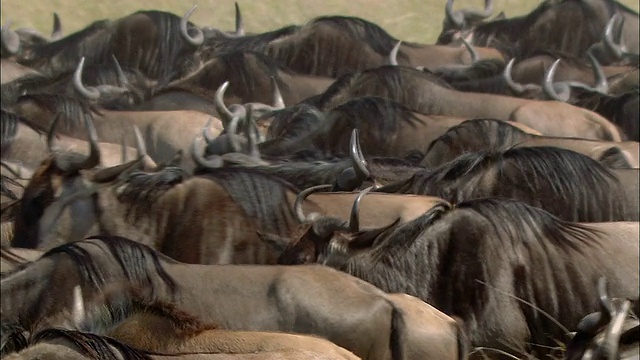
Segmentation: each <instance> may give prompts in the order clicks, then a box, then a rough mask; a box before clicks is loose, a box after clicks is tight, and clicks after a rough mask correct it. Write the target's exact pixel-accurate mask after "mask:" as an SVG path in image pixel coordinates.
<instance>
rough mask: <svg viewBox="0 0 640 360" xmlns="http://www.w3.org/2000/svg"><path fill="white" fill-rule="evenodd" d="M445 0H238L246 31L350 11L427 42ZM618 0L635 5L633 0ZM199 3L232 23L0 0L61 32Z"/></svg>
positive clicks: (526, 4) (73, 2)
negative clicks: (57, 21) (55, 17)
mask: <svg viewBox="0 0 640 360" xmlns="http://www.w3.org/2000/svg"><path fill="white" fill-rule="evenodd" d="M445 2H446V1H445V0H426V1H425V0H262V1H257V0H252V1H248V0H239V3H240V6H241V9H242V12H243V15H244V19H245V27H246V29H247V31H251V32H262V31H267V30H272V29H276V28H279V27H282V26H285V25H290V24H302V23H304V22H306V21H307V20H310V19H312V18H314V17H316V16H320V15H336V14H341V15H350V16H358V17H361V18H364V19H367V20H370V21H373V22H375V23H377V24H379V25H380V26H382V27H383V28H385V29H386V30H387V31H388V32H389V33H391V34H392V35H393V36H395V37H397V38H400V39H402V40H406V41H415V42H421V43H433V42H434V41H435V39H436V37H437V35H438V33H439V32H440V30H441V27H442V19H443V17H444V4H445ZM621 2H622V3H624V4H625V5H627V6H629V7H631V8H632V9H634V10H636V11H638V2H637V0H622V1H621ZM194 3H197V4H198V5H199V8H198V10H196V12H195V14H194V16H193V21H194V22H195V23H196V24H198V25H201V26H203V25H209V26H214V27H217V28H220V29H232V27H233V24H234V19H233V14H234V10H233V3H234V0H191V1H180V0H138V1H135V0H100V1H96V0H84V1H78V0H1V1H0V4H1V10H2V14H1V15H2V16H1V18H2V24H4V23H5V22H6V21H7V20H13V24H14V25H13V27H14V28H17V27H34V28H36V29H38V30H39V31H42V32H43V33H45V34H46V33H49V32H50V31H51V25H52V12H53V11H56V12H57V13H58V14H59V15H60V18H61V19H62V25H63V28H64V32H65V34H68V33H71V32H73V31H76V30H79V29H81V28H83V27H85V26H86V25H88V24H89V23H90V22H92V21H94V20H98V19H105V18H109V19H116V18H118V17H122V16H125V15H128V14H130V13H133V12H135V11H137V10H143V9H144V10H148V9H156V10H164V11H170V12H173V13H175V14H179V15H182V14H183V13H184V12H185V11H186V10H188V9H189V8H190V7H191V5H192V4H194ZM539 3H540V1H537V0H495V9H496V13H498V12H499V11H505V13H506V14H507V16H516V15H521V14H524V13H527V12H529V11H530V10H531V9H533V8H535V7H536V6H537V5H538V4H539ZM482 4H483V1H481V0H457V1H456V5H455V6H456V8H461V7H481V6H482Z"/></svg>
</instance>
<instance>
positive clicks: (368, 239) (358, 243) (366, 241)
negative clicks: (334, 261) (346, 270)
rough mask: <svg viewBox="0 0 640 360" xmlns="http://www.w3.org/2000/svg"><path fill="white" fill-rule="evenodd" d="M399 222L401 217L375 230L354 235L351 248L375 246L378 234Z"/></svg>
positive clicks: (350, 244) (350, 243)
mask: <svg viewBox="0 0 640 360" xmlns="http://www.w3.org/2000/svg"><path fill="white" fill-rule="evenodd" d="M399 222H400V218H397V219H396V221H394V222H392V223H391V224H389V225H387V226H383V227H381V228H378V229H373V230H365V231H361V232H359V233H357V234H355V235H354V236H353V239H352V240H351V241H350V242H349V248H350V249H354V250H355V249H365V248H370V247H371V246H373V242H374V241H375V239H377V238H378V236H380V235H381V234H383V233H384V232H386V231H387V230H389V229H391V228H392V227H395V226H396V225H398V223H399Z"/></svg>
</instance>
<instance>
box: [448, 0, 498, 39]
mask: <svg viewBox="0 0 640 360" xmlns="http://www.w3.org/2000/svg"><path fill="white" fill-rule="evenodd" d="M444 13H445V18H444V21H443V23H442V31H443V32H446V31H449V30H460V29H467V28H470V27H472V26H473V25H475V24H477V23H480V22H482V21H483V20H485V19H487V18H488V17H489V16H491V14H493V0H485V2H484V10H481V11H480V10H467V9H465V10H457V11H454V10H453V0H448V1H447V4H446V5H445V9H444Z"/></svg>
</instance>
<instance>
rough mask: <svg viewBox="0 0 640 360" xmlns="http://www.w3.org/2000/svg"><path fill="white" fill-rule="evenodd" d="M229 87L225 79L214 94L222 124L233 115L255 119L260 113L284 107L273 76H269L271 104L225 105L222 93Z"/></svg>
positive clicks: (227, 122) (225, 123)
mask: <svg viewBox="0 0 640 360" xmlns="http://www.w3.org/2000/svg"><path fill="white" fill-rule="evenodd" d="M228 87H229V82H228V81H225V82H224V83H223V84H222V85H220V87H219V88H218V90H217V91H216V95H215V105H216V110H218V114H219V115H220V120H222V123H223V125H225V127H226V126H228V125H229V124H230V123H231V121H232V120H233V118H234V117H235V116H240V117H245V118H246V119H250V120H252V121H253V120H255V119H256V118H258V117H260V116H261V115H263V114H265V113H267V112H270V111H274V110H280V109H284V108H285V105H284V100H282V94H281V93H280V89H279V88H278V83H277V81H276V79H275V78H274V77H271V88H272V89H273V105H267V104H261V103H246V104H244V105H237V104H234V105H231V106H230V107H227V106H226V105H225V104H224V93H225V91H226V90H227V88H228Z"/></svg>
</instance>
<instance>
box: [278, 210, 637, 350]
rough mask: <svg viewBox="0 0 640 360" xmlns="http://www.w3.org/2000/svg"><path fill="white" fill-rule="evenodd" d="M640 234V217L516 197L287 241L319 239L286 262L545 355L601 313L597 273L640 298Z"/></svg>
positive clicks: (481, 342)
mask: <svg viewBox="0 0 640 360" xmlns="http://www.w3.org/2000/svg"><path fill="white" fill-rule="evenodd" d="M335 221H338V220H335ZM321 222H324V223H330V222H331V219H330V218H325V217H318V218H316V220H315V221H314V223H316V224H319V223H321ZM638 231H639V229H638V222H627V223H623V222H611V223H590V224H580V223H573V222H566V221H563V220H560V219H558V218H556V217H554V216H553V215H551V214H549V213H547V212H546V211H544V210H541V209H539V208H534V207H532V206H529V205H526V204H524V203H521V202H517V201H511V200H497V199H479V200H472V201H467V202H461V203H458V204H456V205H455V206H451V205H448V204H447V203H444V202H443V203H441V204H439V205H437V206H435V207H434V208H433V209H432V210H430V211H428V212H426V213H425V214H424V215H422V216H421V217H419V218H417V219H416V220H414V221H412V222H409V223H406V224H404V225H395V224H392V225H390V226H385V227H383V228H380V229H373V230H369V231H363V232H359V233H352V232H350V230H349V229H346V228H340V227H338V228H336V227H334V228H333V229H331V228H328V231H325V232H323V233H314V234H313V235H312V234H311V233H307V234H304V235H303V236H302V237H301V238H300V239H296V240H294V241H293V242H292V243H291V245H290V246H291V247H292V248H294V247H296V248H297V249H305V248H304V247H302V246H301V245H300V244H299V243H301V242H309V241H311V237H312V236H313V237H315V240H313V241H314V243H315V244H316V246H315V247H312V249H317V252H315V253H314V252H312V253H310V254H308V255H306V256H302V254H300V253H296V252H295V251H294V252H287V251H285V252H284V253H283V257H282V258H281V259H280V260H279V261H280V262H281V263H285V264H292V263H298V262H299V261H300V260H309V259H311V261H312V262H313V261H318V262H322V263H324V264H327V265H330V266H332V267H335V268H338V269H340V270H342V271H345V272H347V273H349V274H352V275H354V276H357V277H359V278H361V279H364V280H366V281H368V282H370V283H372V284H374V285H376V286H378V287H380V288H381V289H383V290H385V291H388V292H405V293H407V294H410V295H414V296H417V297H419V298H421V299H422V300H424V301H425V302H427V303H429V304H432V305H433V306H435V307H436V308H438V309H439V310H440V311H443V312H444V313H446V314H448V315H455V316H458V317H460V318H461V319H462V320H463V321H464V324H465V325H466V328H465V329H466V330H467V332H468V334H469V336H470V338H471V342H472V344H473V345H475V346H487V347H493V348H498V349H502V350H505V351H508V352H515V353H516V354H523V353H524V352H525V351H528V352H532V351H533V352H534V353H545V352H546V351H547V350H548V349H545V347H544V345H553V344H554V340H552V339H556V340H561V339H563V336H565V329H566V328H568V329H573V328H575V326H576V325H577V323H578V321H579V320H580V319H581V317H582V316H584V314H586V313H589V312H592V311H595V310H596V308H595V306H594V304H593V299H594V298H595V297H596V294H597V291H596V285H595V284H596V281H597V279H598V278H599V277H600V276H606V277H607V279H609V280H610V285H611V286H610V290H611V293H612V294H613V295H614V296H616V297H624V298H632V299H637V298H638V296H639V295H640V294H639V289H638V272H639V268H638V263H639V262H638V236H639V233H638ZM345 238H346V239H345ZM341 239H342V240H341ZM344 240H346V241H344ZM305 251H309V250H308V249H307V250H305ZM614 254H615V255H614ZM611 256H615V257H616V261H615V262H611V261H610V257H611ZM521 301H522V302H523V303H521ZM543 311H544V313H543ZM543 314H544V315H543ZM553 319H555V320H553ZM536 345H542V346H543V347H537V346H536Z"/></svg>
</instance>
